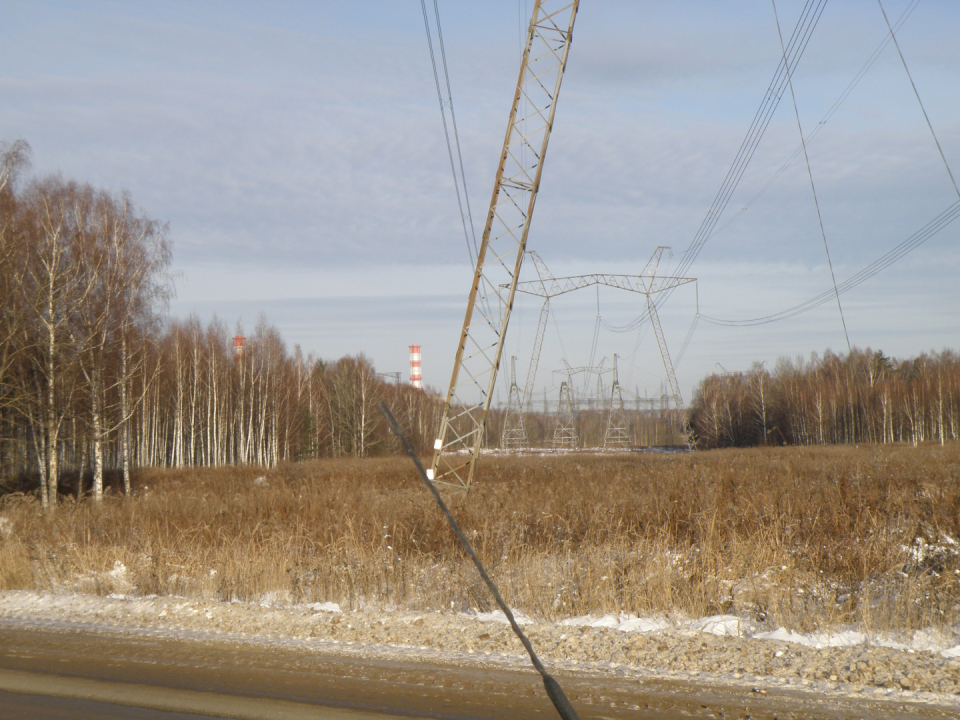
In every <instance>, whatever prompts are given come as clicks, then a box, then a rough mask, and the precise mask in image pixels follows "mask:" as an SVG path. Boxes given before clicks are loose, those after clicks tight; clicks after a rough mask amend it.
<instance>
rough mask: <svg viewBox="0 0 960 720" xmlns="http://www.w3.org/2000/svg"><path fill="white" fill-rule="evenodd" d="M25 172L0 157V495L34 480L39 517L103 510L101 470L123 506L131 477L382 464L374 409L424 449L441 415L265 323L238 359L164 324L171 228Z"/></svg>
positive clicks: (220, 342)
mask: <svg viewBox="0 0 960 720" xmlns="http://www.w3.org/2000/svg"><path fill="white" fill-rule="evenodd" d="M28 160H29V147H28V146H27V145H26V143H24V142H22V141H18V142H16V143H13V144H12V145H8V144H0V479H2V478H4V477H6V478H10V477H39V480H40V492H41V500H42V502H43V504H44V506H45V507H47V506H50V505H51V504H52V503H54V502H55V501H56V499H57V497H58V494H59V493H62V492H63V491H64V490H65V489H66V488H67V487H69V488H71V489H72V490H73V491H75V492H77V493H78V494H80V493H83V492H86V491H89V492H90V493H91V494H92V495H93V497H94V498H96V499H99V498H100V497H101V496H102V494H103V492H104V477H105V473H108V472H109V471H111V470H115V471H117V475H118V477H119V478H122V480H121V482H122V488H123V490H124V491H125V492H129V491H130V473H131V468H133V467H137V466H148V465H149V466H167V465H170V466H185V465H222V464H227V463H260V464H264V465H273V464H275V463H277V462H279V461H281V460H289V459H300V458H307V457H316V456H321V455H334V456H336V455H351V456H367V455H371V454H376V453H382V452H385V451H388V450H390V451H392V450H393V449H394V448H395V447H396V446H395V445H394V444H393V439H392V436H391V435H390V434H389V431H388V429H387V428H386V426H385V424H384V422H383V420H382V418H381V416H380V413H379V411H378V410H377V407H376V405H377V402H379V401H380V400H381V399H386V400H387V401H388V402H389V403H390V405H391V406H392V407H393V408H394V412H395V414H397V415H398V419H399V420H400V422H401V423H402V425H403V426H404V427H405V429H406V431H407V432H408V434H409V436H410V439H411V440H412V442H413V443H414V444H415V446H417V447H419V448H421V449H427V448H429V447H430V446H431V445H432V435H433V433H434V428H435V427H436V426H437V425H438V418H439V411H440V408H441V407H442V402H441V401H440V400H439V399H438V398H436V396H435V395H432V394H429V393H424V392H422V391H419V390H415V389H414V388H412V387H409V386H400V385H399V384H393V383H389V382H387V381H386V380H385V379H384V377H382V376H380V375H378V374H377V373H376V371H375V369H374V368H373V366H372V365H371V363H370V362H369V361H368V360H367V359H366V358H364V357H363V356H358V357H345V358H342V359H340V360H338V361H336V362H334V363H324V362H321V361H320V360H318V359H316V358H312V357H306V358H304V357H303V356H302V354H301V353H300V351H299V349H295V351H294V352H293V353H292V354H291V353H290V352H288V351H287V349H286V347H285V345H284V343H283V341H282V339H281V338H280V336H279V334H278V333H277V331H276V329H275V328H273V327H271V326H270V325H269V324H267V322H266V321H265V320H263V319H261V321H260V322H259V323H258V325H257V327H256V328H255V330H254V331H253V333H252V335H251V336H250V337H249V338H248V339H247V342H246V343H245V346H244V347H243V348H242V351H240V352H238V351H237V350H236V349H235V346H234V343H233V339H232V337H230V336H229V334H228V333H227V330H226V326H225V325H224V324H223V323H222V322H220V321H217V320H214V321H213V322H211V323H210V324H209V325H208V326H206V327H202V326H201V324H200V322H199V321H198V320H196V319H195V318H193V319H190V320H187V321H185V322H177V321H174V322H167V321H166V319H165V316H164V311H165V308H166V303H167V300H168V298H169V297H170V295H171V293H172V291H173V288H172V284H171V282H170V281H169V278H168V275H167V268H168V266H169V262H170V244H169V241H168V240H167V238H166V228H165V226H163V225H162V224H160V223H158V222H157V221H155V220H152V219H150V218H149V217H147V216H146V215H145V214H144V213H143V212H142V211H141V210H140V209H139V208H137V207H136V206H135V205H134V204H133V202H132V201H131V200H130V199H129V198H128V197H127V196H126V195H122V194H120V195H117V194H111V193H108V192H104V191H102V190H98V189H96V188H93V187H91V186H90V185H87V184H82V183H78V182H74V181H69V180H64V179H63V178H61V177H59V176H52V177H47V178H41V179H33V180H30V181H29V182H24V183H21V182H19V181H20V180H21V177H22V175H23V172H24V170H25V169H26V168H27V167H28ZM236 334H237V335H242V334H243V331H242V330H239V329H238V330H237V331H236Z"/></svg>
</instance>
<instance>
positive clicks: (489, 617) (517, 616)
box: [467, 610, 533, 625]
mask: <svg viewBox="0 0 960 720" xmlns="http://www.w3.org/2000/svg"><path fill="white" fill-rule="evenodd" d="M467 616H468V617H472V618H475V619H476V620H479V621H481V622H498V623H505V624H509V622H510V621H509V620H507V616H506V615H504V614H503V612H501V611H500V610H494V611H493V612H474V613H467ZM513 619H514V620H516V621H517V625H531V624H532V623H533V620H531V619H530V618H528V617H527V616H526V615H524V614H523V613H522V612H517V611H516V610H514V611H513Z"/></svg>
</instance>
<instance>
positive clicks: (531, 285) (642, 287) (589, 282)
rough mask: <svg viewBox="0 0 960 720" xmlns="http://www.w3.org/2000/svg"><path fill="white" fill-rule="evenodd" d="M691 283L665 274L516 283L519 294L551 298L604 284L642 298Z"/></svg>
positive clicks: (579, 277)
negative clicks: (639, 295) (636, 294)
mask: <svg viewBox="0 0 960 720" xmlns="http://www.w3.org/2000/svg"><path fill="white" fill-rule="evenodd" d="M692 282H696V278H688V277H672V276H666V275H613V274H609V273H594V274H592V275H573V276H571V277H561V278H551V279H550V281H549V282H542V281H541V280H527V281H524V282H521V283H517V292H520V293H526V294H527V295H537V296H539V297H547V298H550V297H556V296H557V295H563V294H564V293H568V292H573V291H574V290H582V289H583V288H587V287H592V286H594V285H604V286H606V287H612V288H617V289H618V290H628V291H630V292H635V293H640V294H642V295H653V294H656V293H660V292H664V291H665V290H671V289H673V288H675V287H679V286H681V285H686V284H688V283H692Z"/></svg>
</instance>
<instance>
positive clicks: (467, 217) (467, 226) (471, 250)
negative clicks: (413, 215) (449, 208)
mask: <svg viewBox="0 0 960 720" xmlns="http://www.w3.org/2000/svg"><path fill="white" fill-rule="evenodd" d="M420 8H421V10H423V26H424V29H425V30H426V32H427V48H428V49H429V50H430V64H431V65H432V66H433V80H434V83H435V84H436V87H437V99H438V100H439V101H440V116H441V118H442V119H443V135H444V138H445V139H446V142H447V155H448V156H449V157H450V171H451V172H452V173H453V185H454V188H455V189H456V191H457V206H458V207H459V208H460V221H461V223H462V224H463V235H464V240H465V241H466V244H467V253H468V254H469V256H470V262H471V263H472V264H474V265H475V264H476V262H477V260H476V257H477V254H478V247H477V234H476V232H475V231H474V227H473V213H472V212H471V211H470V196H469V194H468V193H467V176H466V174H465V173H464V170H463V154H462V153H461V151H460V134H459V132H457V116H456V114H455V113H454V111H453V92H452V91H451V90H450V73H449V72H448V70H447V53H446V50H445V49H444V46H443V31H442V29H441V27H440V9H439V7H438V6H437V0H434V1H433V13H434V17H435V22H436V26H437V41H438V45H439V46H440V62H441V65H442V66H443V77H444V82H445V84H446V88H447V99H446V100H444V98H443V91H442V90H441V88H440V75H439V73H438V72H437V58H436V55H435V54H434V51H433V35H432V33H431V32H430V19H429V17H428V15H427V5H426V0H420ZM445 107H447V108H449V109H450V125H451V126H452V127H453V144H452V145H451V143H450V129H449V128H448V127H447V113H446V112H445V110H444V108H445ZM454 147H456V149H457V161H459V165H460V174H459V176H458V175H457V161H455V160H454V157H453V148H454ZM461 183H462V184H463V199H462V200H461V198H460V185H461ZM464 205H465V206H466V210H464Z"/></svg>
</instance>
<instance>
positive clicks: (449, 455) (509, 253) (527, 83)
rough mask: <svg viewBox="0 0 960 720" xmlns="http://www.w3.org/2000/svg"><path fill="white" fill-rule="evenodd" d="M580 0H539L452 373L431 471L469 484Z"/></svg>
mask: <svg viewBox="0 0 960 720" xmlns="http://www.w3.org/2000/svg"><path fill="white" fill-rule="evenodd" d="M578 6H579V0H535V2H534V6H533V14H532V17H531V20H530V26H529V29H528V32H527V42H526V46H525V47H524V51H523V59H522V62H521V65H520V76H519V78H518V80H517V89H516V92H515V93H514V97H513V107H512V108H511V110H510V119H509V121H508V123H507V133H506V138H505V139H504V143H503V150H502V152H501V154H500V164H499V167H498V169H497V176H496V180H495V182H494V186H493V196H492V198H491V200H490V210H489V212H488V213H487V219H486V224H485V226H484V230H483V236H482V241H481V244H480V251H479V253H478V256H477V267H476V270H475V272H474V278H473V285H472V287H471V289H470V297H469V300H468V302H467V312H466V316H465V317H464V320H463V330H462V331H461V333H460V343H459V345H458V346H457V355H456V360H455V362H454V366H453V376H452V377H451V378H450V389H449V390H448V392H447V399H446V403H445V404H444V408H443V418H442V419H441V421H440V431H439V433H438V437H437V439H436V441H435V443H434V456H433V462H432V464H431V467H430V469H429V471H428V476H429V477H430V479H431V480H433V481H434V482H435V483H438V484H445V485H452V486H454V487H461V488H467V489H469V487H470V484H471V483H472V482H473V473H474V469H475V468H476V462H477V457H478V456H479V454H480V446H481V444H482V443H483V431H484V428H485V426H486V420H487V412H488V410H489V408H490V400H491V398H492V396H493V391H494V387H495V384H496V380H497V370H498V368H499V367H500V358H501V355H502V353H503V341H504V338H505V336H506V332H507V324H508V323H509V321H510V313H511V311H512V310H513V299H514V294H515V293H516V285H517V280H518V278H519V276H520V265H521V263H522V261H523V253H524V250H525V249H526V245H527V236H528V234H529V232H530V221H531V219H532V217H533V209H534V205H535V203H536V199H537V192H538V191H539V188H540V176H541V173H542V172H543V162H544V158H545V157H546V152H547V143H548V142H549V140H550V133H551V131H552V129H553V118H554V114H555V113H556V109H557V98H558V96H559V94H560V83H561V81H562V80H563V74H564V70H565V69H566V63H567V54H568V52H569V50H570V41H571V39H572V37H573V23H574V20H575V19H576V16H577V8H578Z"/></svg>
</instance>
